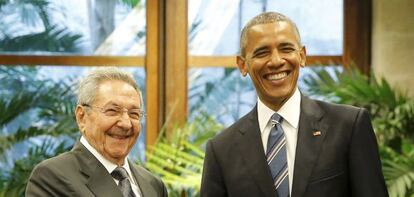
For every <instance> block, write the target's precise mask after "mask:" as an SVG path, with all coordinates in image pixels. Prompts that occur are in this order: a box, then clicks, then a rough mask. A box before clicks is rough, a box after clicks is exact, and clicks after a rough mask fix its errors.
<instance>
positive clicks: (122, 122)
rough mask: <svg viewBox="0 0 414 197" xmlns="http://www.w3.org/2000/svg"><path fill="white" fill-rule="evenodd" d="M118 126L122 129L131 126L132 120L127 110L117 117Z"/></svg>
mask: <svg viewBox="0 0 414 197" xmlns="http://www.w3.org/2000/svg"><path fill="white" fill-rule="evenodd" d="M118 126H119V127H121V128H123V129H130V128H132V122H131V119H130V117H129V115H128V113H127V112H124V113H122V114H121V116H120V117H119V120H118Z"/></svg>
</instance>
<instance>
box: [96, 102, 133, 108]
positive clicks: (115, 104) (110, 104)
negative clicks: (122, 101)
mask: <svg viewBox="0 0 414 197" xmlns="http://www.w3.org/2000/svg"><path fill="white" fill-rule="evenodd" d="M104 106H115V107H122V106H121V105H119V104H117V103H115V102H113V101H109V102H108V103H106V104H105V105H104ZM131 109H141V107H139V106H137V105H132V107H131Z"/></svg>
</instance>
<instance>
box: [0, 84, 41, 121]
mask: <svg viewBox="0 0 414 197" xmlns="http://www.w3.org/2000/svg"><path fill="white" fill-rule="evenodd" d="M39 96H40V95H39V94H37V93H35V92H18V93H17V94H15V95H13V96H12V97H11V99H10V100H9V99H7V98H0V127H3V126H5V125H6V124H8V123H9V122H11V121H13V120H14V119H15V118H16V117H18V116H19V115H20V114H22V113H24V112H26V111H28V110H30V109H31V106H32V105H33V104H34V103H36V101H37V100H38V98H39Z"/></svg>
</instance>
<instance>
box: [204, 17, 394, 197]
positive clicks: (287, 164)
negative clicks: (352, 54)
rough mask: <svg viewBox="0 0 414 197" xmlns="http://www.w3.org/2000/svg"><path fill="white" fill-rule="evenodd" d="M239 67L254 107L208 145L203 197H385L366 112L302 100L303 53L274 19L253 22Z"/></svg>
mask: <svg viewBox="0 0 414 197" xmlns="http://www.w3.org/2000/svg"><path fill="white" fill-rule="evenodd" d="M240 47H241V55H240V56H238V57H237V64H238V67H239V69H240V72H241V74H242V75H243V76H246V75H247V74H248V75H249V76H250V78H251V80H252V81H253V84H254V86H255V88H256V92H257V95H258V97H259V98H258V101H257V105H256V107H254V108H253V110H252V111H251V112H250V113H248V114H247V115H246V116H244V117H242V118H241V119H240V120H238V121H237V122H236V123H234V124H233V125H232V126H230V127H229V128H228V129H226V130H224V131H223V132H221V133H220V134H219V135H217V136H216V137H214V139H212V140H210V141H209V142H208V143H207V148H206V156H205V161H204V171H203V178H202V183H201V196H202V197H222V196H237V197H243V196H246V197H247V196H249V197H250V196H261V197H275V196H278V197H288V196H292V197H333V196H334V197H350V196H354V197H356V196H357V197H384V196H388V194H387V188H386V185H385V181H384V178H383V175H382V172H381V162H380V158H379V154H378V147H377V142H376V138H375V135H374V132H373V129H372V126H371V122H370V118H369V115H368V112H367V111H366V110H364V109H361V108H357V107H352V106H345V105H335V104H329V103H325V102H322V101H317V100H312V99H309V98H307V97H305V96H303V95H302V94H301V93H300V91H299V90H298V88H297V81H298V76H299V70H300V68H301V67H304V66H305V62H306V50H305V47H304V46H303V45H302V44H301V42H300V36H299V32H298V30H297V28H296V26H295V24H294V23H293V22H292V21H291V20H290V19H289V18H287V17H286V16H283V15H282V14H279V13H275V12H268V13H262V14H260V15H258V16H256V17H254V18H253V19H251V20H250V21H249V22H248V23H247V25H246V26H245V27H244V29H243V31H242V34H241V41H240Z"/></svg>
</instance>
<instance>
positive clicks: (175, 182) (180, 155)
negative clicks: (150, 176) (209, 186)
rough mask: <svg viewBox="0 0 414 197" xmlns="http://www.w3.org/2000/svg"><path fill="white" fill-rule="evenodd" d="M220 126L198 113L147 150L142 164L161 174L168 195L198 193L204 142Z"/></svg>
mask: <svg viewBox="0 0 414 197" xmlns="http://www.w3.org/2000/svg"><path fill="white" fill-rule="evenodd" d="M222 128H223V127H222V126H221V125H220V124H217V122H216V121H215V120H214V119H213V118H212V117H210V116H208V115H206V114H200V116H198V117H197V118H196V119H195V120H194V121H193V122H191V123H187V124H186V125H184V126H183V127H180V128H176V129H174V132H173V135H172V136H171V137H170V138H166V137H162V138H160V139H159V141H158V143H157V144H156V145H155V146H154V147H152V148H150V149H149V150H148V151H147V162H146V163H145V166H146V167H147V168H148V169H150V170H151V171H152V172H155V173H157V174H159V175H161V176H162V179H163V181H164V182H165V183H166V185H167V187H168V191H169V196H172V197H179V196H182V194H186V195H187V196H199V190H200V183H201V172H202V168H203V160H204V148H203V146H204V144H205V142H206V141H207V140H208V139H210V138H211V137H213V136H214V135H215V134H216V132H218V131H220V130H221V129H222Z"/></svg>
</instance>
